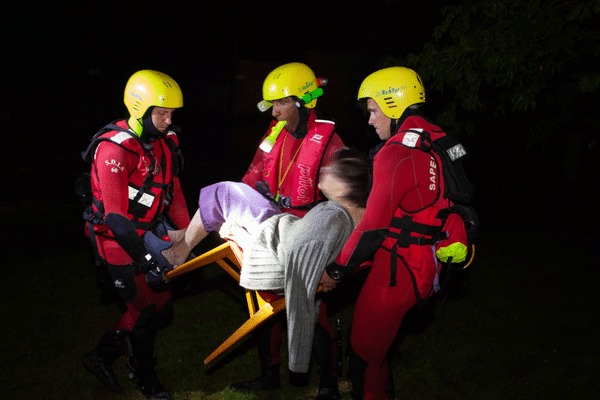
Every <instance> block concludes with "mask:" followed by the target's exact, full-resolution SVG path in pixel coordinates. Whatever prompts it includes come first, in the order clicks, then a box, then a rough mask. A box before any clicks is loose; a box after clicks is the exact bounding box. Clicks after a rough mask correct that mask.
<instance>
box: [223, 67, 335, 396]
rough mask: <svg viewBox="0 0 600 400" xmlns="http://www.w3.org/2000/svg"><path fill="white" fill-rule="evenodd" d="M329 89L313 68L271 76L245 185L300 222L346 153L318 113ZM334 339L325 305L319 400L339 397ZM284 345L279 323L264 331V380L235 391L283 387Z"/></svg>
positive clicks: (295, 371)
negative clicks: (326, 174) (326, 172)
mask: <svg viewBox="0 0 600 400" xmlns="http://www.w3.org/2000/svg"><path fill="white" fill-rule="evenodd" d="M326 83H327V81H326V80H325V79H318V78H317V77H316V76H315V73H314V72H313V70H312V69H311V68H310V67H308V66H307V65H305V64H303V63H299V62H292V63H288V64H284V65H281V66H279V67H277V68H275V69H274V70H272V71H271V72H270V73H269V74H268V75H267V77H266V78H265V80H264V83H263V90H262V93H263V100H262V101H261V102H260V103H258V108H259V110H260V111H262V112H265V111H267V110H269V109H271V115H272V117H273V120H272V122H271V124H270V126H269V129H268V130H267V133H266V134H265V135H264V136H263V138H262V140H261V145H260V147H259V149H257V151H256V154H255V156H254V159H253V160H252V162H251V164H250V167H249V168H248V170H247V172H246V174H245V175H244V177H243V182H244V183H246V184H248V185H249V186H251V187H253V188H254V189H256V190H258V191H259V192H260V193H262V194H263V195H264V196H265V197H267V198H269V199H271V200H272V201H274V202H275V203H276V204H277V205H278V206H279V208H280V209H281V210H282V211H284V212H289V213H292V214H294V215H297V216H299V217H302V216H304V215H305V214H306V213H307V212H308V211H309V210H310V209H311V208H313V207H314V206H315V205H317V204H318V203H319V202H321V201H323V200H324V196H323V194H322V193H321V192H320V190H319V188H318V187H317V184H318V182H319V171H320V169H321V167H323V166H325V165H327V164H328V163H329V162H330V161H332V160H333V158H334V153H335V152H336V151H337V150H339V149H340V148H343V147H344V143H343V142H342V139H341V138H340V137H339V136H338V134H337V133H336V131H335V123H334V121H332V120H329V119H325V118H323V117H321V115H320V114H318V113H317V111H316V110H315V106H316V105H317V100H318V98H319V97H320V96H321V95H322V94H323V86H324V85H325V84H326ZM315 228H317V227H315ZM262 294H264V296H273V295H272V294H268V293H262ZM332 336H333V328H332V327H331V324H330V323H329V320H328V319H327V311H326V309H325V303H324V302H321V310H320V316H319V323H318V324H317V327H316V329H315V349H314V350H313V354H314V355H315V357H316V359H317V364H318V366H319V373H320V378H321V384H320V391H319V396H320V397H318V398H319V399H335V398H338V397H339V392H338V388H337V380H336V378H335V377H334V374H333V369H332V365H333V364H332V345H331V342H332ZM280 339H281V326H280V323H279V322H278V323H277V324H275V325H273V324H270V325H268V326H267V327H265V328H263V329H262V331H261V333H260V334H259V338H258V350H259V354H260V360H261V375H260V376H259V377H258V378H256V379H254V380H251V381H247V382H240V383H235V384H233V385H231V388H232V389H234V390H238V391H246V390H254V389H276V388H279V387H280V382H279V367H280V363H281V362H280V359H279V344H280ZM272 344H273V345H272ZM317 348H318V349H319V350H316V349H317ZM272 349H273V351H272ZM275 349H277V350H275ZM289 367H290V374H291V375H290V377H291V380H292V383H294V384H301V382H298V381H302V380H303V379H305V378H306V377H307V371H308V365H304V364H303V365H291V364H290V366H289ZM336 396H337V397H336Z"/></svg>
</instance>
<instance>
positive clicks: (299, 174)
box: [263, 113, 335, 210]
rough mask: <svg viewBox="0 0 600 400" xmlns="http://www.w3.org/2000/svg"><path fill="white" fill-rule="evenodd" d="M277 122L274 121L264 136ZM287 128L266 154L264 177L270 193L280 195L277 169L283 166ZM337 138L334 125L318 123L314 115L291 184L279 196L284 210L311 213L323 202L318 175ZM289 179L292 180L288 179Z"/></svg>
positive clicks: (284, 187) (320, 120) (321, 120)
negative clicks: (282, 154) (332, 143)
mask: <svg viewBox="0 0 600 400" xmlns="http://www.w3.org/2000/svg"><path fill="white" fill-rule="evenodd" d="M276 123H277V121H272V122H271V125H270V126H269V130H268V131H267V133H266V135H265V136H268V135H269V134H270V133H271V129H272V128H273V127H274V126H275V124H276ZM287 133H288V132H287V130H286V129H285V128H284V129H283V130H282V132H281V134H280V135H279V138H278V140H277V141H276V142H275V144H274V146H273V149H272V150H271V151H270V152H269V153H263V176H264V179H265V181H266V183H267V184H268V185H269V189H270V191H271V193H277V188H278V186H279V182H278V179H279V174H277V168H276V166H278V165H279V162H280V159H279V157H280V154H281V151H282V146H283V143H284V140H283V138H284V136H285V135H286V134H287ZM334 135H335V123H334V122H333V121H330V120H325V119H316V118H315V114H314V113H311V115H310V117H309V119H308V133H307V135H306V136H305V137H304V139H303V142H302V145H301V146H302V147H301V148H300V149H299V151H298V154H297V156H296V160H295V161H294V162H295V165H294V168H293V170H292V171H290V173H291V177H290V178H291V179H292V182H291V184H290V183H289V181H288V183H286V184H285V185H283V186H282V187H281V189H280V191H279V193H277V196H276V198H275V201H276V203H277V204H278V205H279V206H280V207H281V208H283V209H286V208H287V209H295V210H310V209H311V208H312V207H314V206H315V205H316V204H317V203H318V202H319V201H320V200H321V198H320V197H319V193H318V192H319V189H318V186H317V183H318V182H319V173H320V169H321V166H322V165H323V163H324V161H325V160H324V158H325V154H326V149H327V147H328V146H329V143H330V141H331V140H332V139H333V137H334ZM288 179H289V178H288Z"/></svg>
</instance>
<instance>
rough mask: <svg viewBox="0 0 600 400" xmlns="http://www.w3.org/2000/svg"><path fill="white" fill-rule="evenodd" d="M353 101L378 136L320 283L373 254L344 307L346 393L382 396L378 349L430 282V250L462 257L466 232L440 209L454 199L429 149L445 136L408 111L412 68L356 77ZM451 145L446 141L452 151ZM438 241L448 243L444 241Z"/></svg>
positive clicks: (415, 87) (414, 87)
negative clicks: (358, 203) (347, 321)
mask: <svg viewBox="0 0 600 400" xmlns="http://www.w3.org/2000/svg"><path fill="white" fill-rule="evenodd" d="M358 100H362V101H366V103H367V110H368V112H369V124H370V125H372V126H373V127H374V128H375V131H376V132H377V135H378V136H379V137H380V138H381V140H382V141H383V143H382V144H381V145H380V146H378V147H377V149H378V150H377V152H376V154H375V156H374V160H373V188H372V190H371V193H370V195H369V200H368V202H367V208H366V211H365V214H364V217H363V219H362V221H361V223H360V224H359V225H358V226H357V227H356V229H355V230H354V231H353V233H352V234H351V236H350V238H349V239H348V241H347V242H346V245H345V246H344V248H343V250H342V252H341V253H340V255H339V256H338V257H337V259H336V261H335V263H333V264H331V265H329V266H328V267H327V268H326V271H325V273H324V274H323V277H322V279H321V283H322V284H323V286H324V288H325V289H326V290H329V289H330V288H332V287H335V283H336V282H337V281H338V280H339V279H341V278H342V277H343V276H345V275H347V274H348V273H349V272H350V271H351V270H352V269H354V268H356V267H357V266H359V265H360V264H361V263H363V262H364V261H365V260H366V258H368V257H371V256H372V257H373V260H374V262H373V266H372V268H371V270H370V272H369V276H368V277H367V280H366V282H365V283H364V285H363V289H362V291H361V293H360V295H359V297H358V301H357V303H356V307H355V311H354V317H353V321H352V331H351V351H350V355H349V362H348V375H349V376H350V379H351V382H352V389H353V398H354V399H390V398H391V394H390V388H391V387H392V386H391V385H390V382H389V374H388V372H387V371H388V366H387V361H386V354H387V352H388V350H389V348H390V346H391V344H392V342H393V341H394V339H395V338H396V335H397V333H398V330H399V328H400V324H401V323H402V320H403V318H404V315H405V314H406V312H407V311H408V310H409V309H411V308H412V307H413V306H414V305H416V304H419V305H422V304H423V300H425V299H426V298H427V297H429V296H430V295H432V294H433V293H434V292H435V291H438V290H439V285H438V278H439V273H440V266H441V265H442V264H441V263H440V262H439V261H438V258H439V260H440V261H443V262H446V261H447V260H444V259H443V257H447V255H448V254H449V252H450V253H451V254H452V256H451V257H456V258H462V260H464V256H465V254H466V245H465V242H466V240H467V237H466V233H465V227H464V224H463V223H462V221H461V220H460V219H459V218H460V217H458V216H457V214H455V213H451V212H449V210H451V209H453V208H454V206H455V202H454V199H453V198H452V197H448V189H449V186H450V185H449V184H447V182H446V180H445V177H446V175H445V172H446V171H449V170H451V169H452V168H447V165H448V164H446V161H444V160H443V159H444V156H443V155H442V153H443V152H438V151H437V150H434V147H435V146H437V145H440V146H441V145H442V143H447V142H448V141H451V140H454V139H451V137H449V136H447V135H446V134H445V133H444V132H443V131H442V129H441V128H440V127H438V126H436V125H435V124H434V123H433V122H431V121H430V120H428V119H426V118H424V117H423V116H421V115H420V114H419V113H418V111H417V107H418V106H419V105H421V104H423V103H425V89H424V87H423V83H422V81H421V79H420V77H419V75H418V74H417V73H416V72H415V71H413V70H411V69H409V68H405V67H390V68H384V69H381V70H379V71H376V72H374V73H372V74H370V75H369V76H367V77H366V78H365V79H364V81H363V82H362V84H361V85H360V88H359V90H358ZM436 148H437V147H436ZM461 148H462V147H452V151H454V152H455V155H456V156H458V157H459V158H460V157H462V154H461V152H462V150H461ZM444 150H446V149H444ZM461 168H462V167H461ZM447 241H451V242H452V245H450V246H448V247H445V246H446V244H448V243H447ZM440 246H443V247H444V249H443V250H444V251H442V252H439V250H440ZM436 250H438V252H437V254H436ZM455 261H457V262H460V260H458V259H457V260H455ZM449 262H453V261H452V259H450V261H449ZM445 268H448V267H445Z"/></svg>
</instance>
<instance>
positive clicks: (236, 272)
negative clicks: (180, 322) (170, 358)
mask: <svg viewBox="0 0 600 400" xmlns="http://www.w3.org/2000/svg"><path fill="white" fill-rule="evenodd" d="M212 263H217V264H218V265H219V266H220V267H221V268H223V269H224V270H225V272H227V273H228V274H229V275H231V277H233V278H234V279H235V280H236V281H238V282H239V281H240V271H241V268H242V251H241V249H240V248H239V246H238V245H237V244H236V243H235V242H231V241H227V242H226V243H223V244H222V245H220V246H217V247H215V248H214V249H212V250H209V251H207V252H206V253H204V254H201V255H199V256H198V257H196V258H194V259H192V260H190V261H188V262H186V263H185V264H182V265H180V266H179V267H177V268H175V269H174V270H172V271H169V272H167V273H166V274H165V276H166V277H167V278H168V279H172V278H174V277H176V276H179V275H182V274H185V273H186V272H189V271H192V270H194V269H196V268H200V267H204V266H205V265H208V264H212ZM246 301H247V303H248V311H249V313H250V318H249V319H248V320H247V321H246V322H244V323H243V324H242V326H240V327H239V328H238V329H237V330H236V331H235V332H234V333H233V334H232V335H231V336H229V338H227V340H225V341H224V342H223V343H222V344H221V345H220V346H219V347H218V348H217V349H216V350H215V351H213V352H212V354H211V355H209V356H208V357H207V358H206V359H205V360H204V365H206V364H208V363H210V362H211V361H213V360H214V359H215V358H217V357H218V356H219V355H221V354H223V353H224V352H225V351H227V350H228V349H230V348H231V347H232V346H233V345H234V344H236V343H237V342H239V341H240V340H242V339H243V338H244V337H246V336H247V335H248V334H249V333H251V332H252V331H254V330H255V329H256V328H257V327H258V326H259V325H260V324H262V323H263V322H265V321H266V320H267V319H269V318H270V317H271V316H273V315H275V314H277V313H278V312H280V311H281V310H283V309H285V298H283V297H282V298H280V299H277V300H274V301H272V302H269V301H267V300H265V299H264V298H262V297H261V296H260V294H259V293H258V292H257V291H256V290H249V289H246Z"/></svg>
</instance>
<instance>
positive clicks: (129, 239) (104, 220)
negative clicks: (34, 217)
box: [83, 70, 190, 399]
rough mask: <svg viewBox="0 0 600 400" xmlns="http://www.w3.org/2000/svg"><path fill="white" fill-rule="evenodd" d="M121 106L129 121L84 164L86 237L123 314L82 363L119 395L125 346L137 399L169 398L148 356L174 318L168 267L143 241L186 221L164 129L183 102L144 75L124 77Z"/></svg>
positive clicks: (174, 148)
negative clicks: (88, 195)
mask: <svg viewBox="0 0 600 400" xmlns="http://www.w3.org/2000/svg"><path fill="white" fill-rule="evenodd" d="M124 101H125V105H126V106H127V109H128V111H129V113H130V118H129V119H127V120H120V121H116V122H114V123H112V124H110V125H107V126H106V127H105V128H103V129H101V130H100V131H99V132H98V133H97V134H96V135H95V136H94V138H93V139H92V142H91V144H90V146H89V147H88V149H87V150H86V151H85V152H84V153H83V157H84V159H85V160H86V161H87V162H89V163H90V164H91V186H92V194H93V201H92V204H91V206H90V207H89V208H88V209H87V210H86V213H85V216H86V219H87V221H88V222H87V224H86V233H87V234H89V235H90V239H91V241H92V245H93V248H94V250H95V253H96V255H97V257H98V259H99V260H100V263H101V266H102V267H103V268H106V271H107V272H108V274H109V277H110V281H111V282H112V285H114V288H115V290H116V292H117V294H118V295H119V296H120V298H121V299H122V301H123V302H124V305H125V311H124V312H123V314H122V316H121V317H120V318H119V320H118V321H117V323H116V324H115V326H114V327H113V328H112V329H111V330H110V331H108V332H107V333H106V334H105V335H104V336H103V337H102V339H101V340H100V342H99V343H98V345H97V347H96V348H95V349H94V350H93V351H91V352H90V353H88V354H86V355H85V357H84V359H83V364H84V366H85V367H86V368H87V369H88V370H89V371H91V372H92V373H93V374H94V375H95V376H96V377H97V378H98V379H99V380H100V381H101V382H102V383H104V384H105V385H107V386H108V387H109V388H110V389H112V390H114V391H115V392H118V393H121V392H122V387H121V385H120V384H119V382H118V381H117V379H116V377H115V375H114V373H113V371H112V364H113V363H114V361H115V360H116V359H117V358H118V357H120V356H122V355H124V353H125V348H126V343H128V344H129V346H128V347H129V348H131V353H132V354H130V357H129V358H128V363H129V365H130V367H131V368H132V370H133V374H134V376H135V377H136V378H137V386H138V388H139V390H140V391H141V392H142V394H143V395H144V396H145V397H146V398H147V399H149V398H153V399H171V396H170V394H169V393H168V391H167V390H166V389H165V388H164V387H163V386H162V385H161V383H160V382H159V380H158V377H157V376H156V373H155V371H154V364H155V360H154V354H153V351H154V350H153V349H154V339H155V336H156V334H157V331H158V329H159V328H160V327H161V326H162V324H163V323H167V322H168V321H169V319H170V317H171V314H172V304H171V292H170V290H169V287H168V284H167V282H166V280H165V278H164V272H166V271H167V270H168V269H169V268H171V267H172V266H171V265H170V264H169V263H168V262H167V261H166V259H164V258H163V257H162V256H161V255H160V254H159V255H155V256H152V255H151V254H150V252H149V250H148V249H147V248H146V246H145V244H144V241H143V236H144V235H145V233H146V232H148V231H153V232H155V231H158V229H159V227H162V228H163V233H165V234H168V233H169V231H171V230H173V229H178V228H185V227H187V225H188V224H189V222H190V218H189V213H188V209H187V205H186V202H185V199H184V197H183V194H182V191H181V186H180V183H179V177H178V174H179V172H180V171H181V169H182V166H183V164H182V157H181V154H180V151H179V144H178V139H177V135H176V134H175V133H174V132H172V131H170V130H169V127H170V125H171V121H172V117H173V112H174V111H175V109H177V108H180V107H182V106H183V96H182V93H181V89H180V88H179V85H178V84H177V82H175V81H174V80H173V79H172V78H171V77H169V76H167V75H166V74H164V73H161V72H158V71H153V70H142V71H139V72H136V73H135V74H133V75H132V76H131V77H130V78H129V80H128V82H127V85H126V87H125V96H124ZM173 225H174V226H173ZM169 228H170V229H169ZM173 239H175V238H173Z"/></svg>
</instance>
